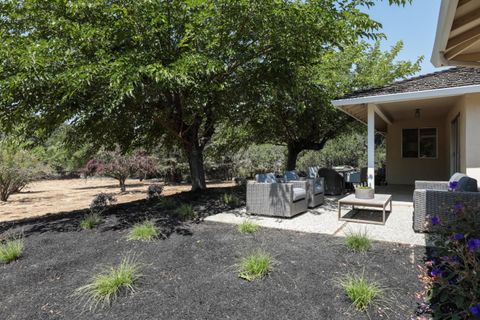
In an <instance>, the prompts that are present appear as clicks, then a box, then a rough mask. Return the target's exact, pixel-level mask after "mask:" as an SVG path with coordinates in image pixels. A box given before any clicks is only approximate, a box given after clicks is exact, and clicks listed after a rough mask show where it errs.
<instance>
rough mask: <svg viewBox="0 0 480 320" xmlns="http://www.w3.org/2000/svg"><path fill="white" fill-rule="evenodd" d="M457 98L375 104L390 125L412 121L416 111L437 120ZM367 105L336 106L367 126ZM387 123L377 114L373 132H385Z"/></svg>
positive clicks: (423, 116)
mask: <svg viewBox="0 0 480 320" xmlns="http://www.w3.org/2000/svg"><path fill="white" fill-rule="evenodd" d="M458 99H459V97H458V96H454V97H443V98H435V99H423V100H410V101H398V102H391V103H381V104H377V105H376V106H377V108H378V110H379V111H380V112H381V113H383V114H384V116H386V117H387V118H388V120H390V121H391V122H392V123H393V122H395V121H399V120H407V119H413V118H414V117H415V112H416V110H417V109H419V111H420V117H422V118H437V117H442V116H445V115H446V114H447V113H448V111H449V110H450V108H451V107H452V106H453V105H455V103H456V102H457V100H458ZM367 106H368V105H367V104H353V105H345V106H338V108H339V109H341V110H342V111H343V112H345V113H347V114H349V115H350V116H352V117H354V118H355V119H357V120H359V121H361V122H363V123H365V124H367V122H368V121H367V119H368V107H367ZM387 126H388V124H387V122H386V121H385V120H384V119H383V118H382V117H381V116H379V115H378V114H376V115H375V130H377V131H379V132H386V131H387Z"/></svg>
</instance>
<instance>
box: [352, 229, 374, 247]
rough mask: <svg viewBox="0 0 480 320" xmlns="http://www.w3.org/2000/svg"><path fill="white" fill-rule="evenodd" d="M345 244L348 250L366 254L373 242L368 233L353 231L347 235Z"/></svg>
mask: <svg viewBox="0 0 480 320" xmlns="http://www.w3.org/2000/svg"><path fill="white" fill-rule="evenodd" d="M345 243H346V245H347V247H348V248H350V249H351V250H353V251H356V252H366V251H368V250H369V249H370V248H371V246H372V240H371V239H370V237H369V236H368V233H367V231H366V230H365V231H363V232H362V231H357V232H354V231H351V232H348V233H347V234H346V235H345Z"/></svg>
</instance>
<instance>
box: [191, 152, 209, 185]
mask: <svg viewBox="0 0 480 320" xmlns="http://www.w3.org/2000/svg"><path fill="white" fill-rule="evenodd" d="M187 157H188V164H189V166H190V176H191V179H192V191H199V190H206V189H207V183H206V182H205V169H204V165H203V149H202V148H200V147H198V146H194V147H192V148H190V149H189V150H187Z"/></svg>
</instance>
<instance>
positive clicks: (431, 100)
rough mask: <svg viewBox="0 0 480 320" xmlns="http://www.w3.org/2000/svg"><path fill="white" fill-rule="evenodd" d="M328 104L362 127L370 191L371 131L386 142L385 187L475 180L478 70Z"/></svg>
mask: <svg viewBox="0 0 480 320" xmlns="http://www.w3.org/2000/svg"><path fill="white" fill-rule="evenodd" d="M475 2H477V1H475ZM478 2H479V3H480V1H478ZM333 105H334V106H336V107H337V108H339V109H340V110H342V111H343V112H345V113H347V114H348V115H350V116H352V117H353V118H355V119H357V120H359V121H361V122H363V123H365V124H367V125H368V180H369V182H368V183H369V185H370V186H374V185H375V181H374V178H375V175H374V170H375V168H374V159H375V145H374V144H375V143H374V141H375V139H374V137H375V133H376V132H377V133H381V134H383V135H385V137H386V144H387V155H386V180H387V182H388V183H389V184H413V183H414V181H415V180H448V178H449V177H450V176H451V175H452V173H454V172H463V173H466V174H467V175H469V176H472V177H474V178H476V179H477V180H479V181H480V68H466V67H458V68H450V69H446V70H443V71H439V72H435V73H431V74H426V75H422V76H418V77H414V78H411V79H407V80H403V81H398V82H395V83H393V84H391V85H387V86H384V87H380V88H372V89H368V90H363V91H358V92H354V93H352V94H349V95H346V96H344V97H342V98H341V99H338V100H334V101H333Z"/></svg>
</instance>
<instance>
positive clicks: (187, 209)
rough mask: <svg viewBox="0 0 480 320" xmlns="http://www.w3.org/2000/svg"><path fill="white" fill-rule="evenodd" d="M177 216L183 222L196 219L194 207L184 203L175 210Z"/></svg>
mask: <svg viewBox="0 0 480 320" xmlns="http://www.w3.org/2000/svg"><path fill="white" fill-rule="evenodd" d="M175 214H176V215H177V217H178V218H179V219H180V220H182V221H186V220H191V219H194V218H195V217H196V213H195V211H194V210H193V207H192V206H191V205H189V204H186V203H184V204H182V205H181V206H180V207H178V208H177V209H176V210H175Z"/></svg>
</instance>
